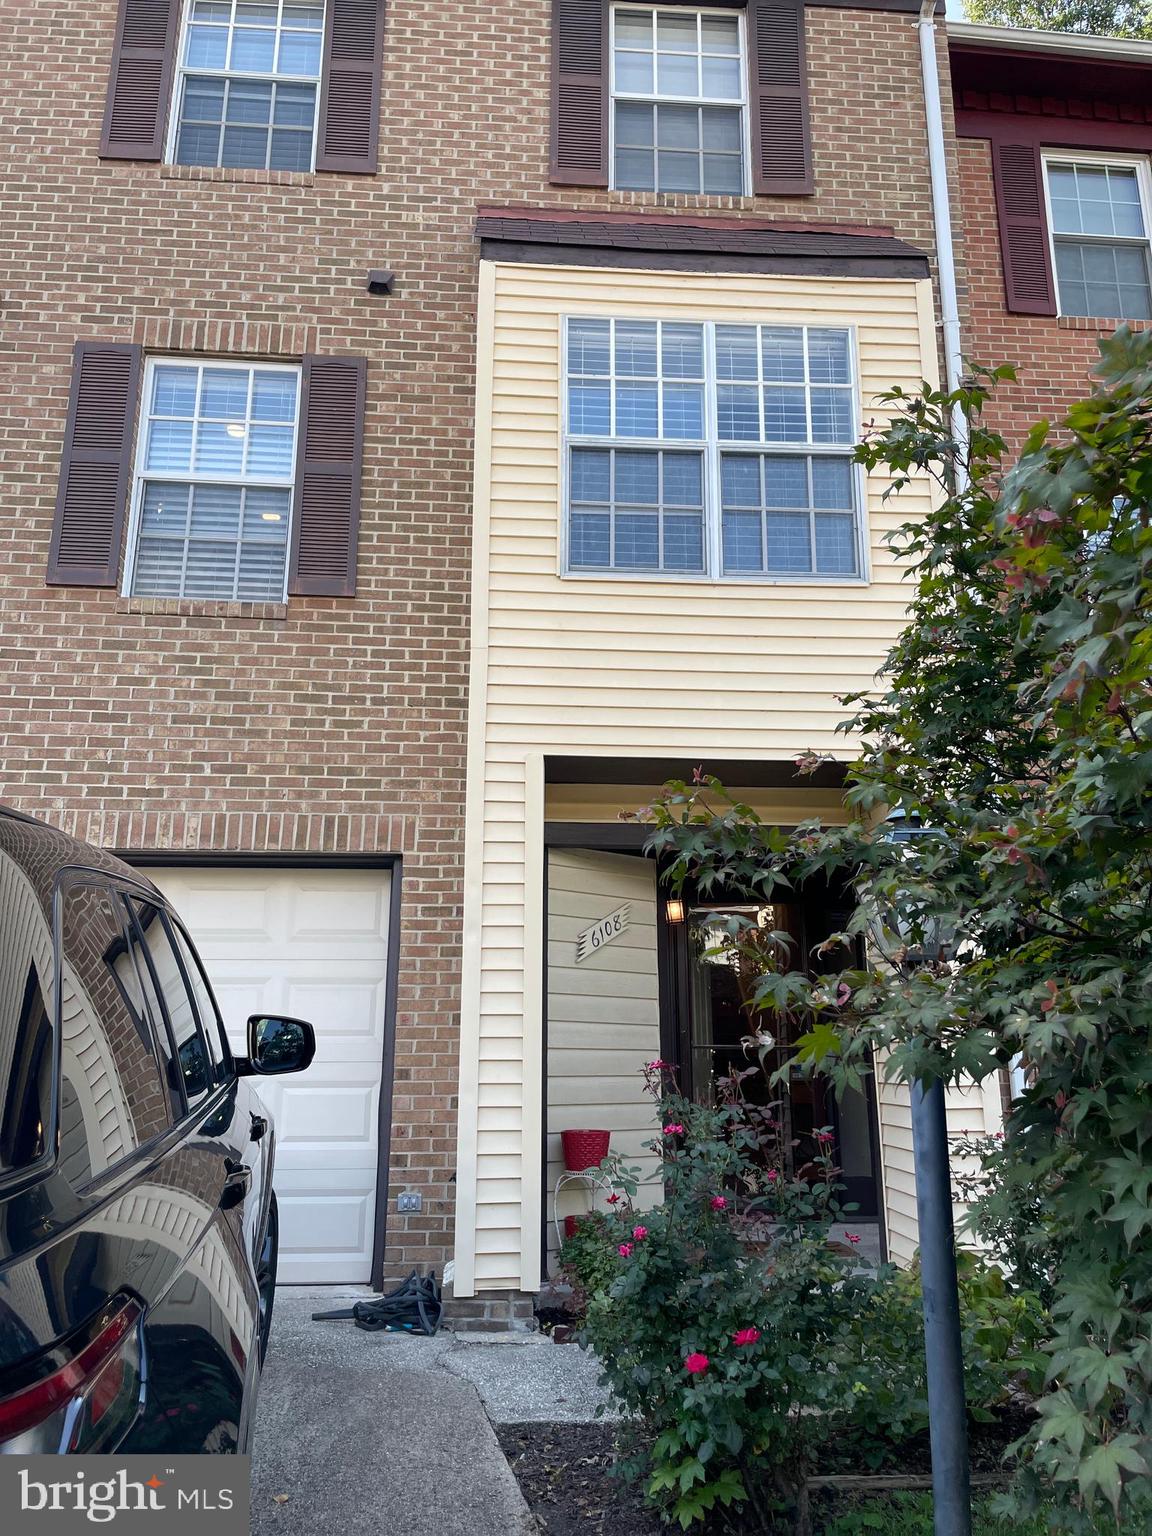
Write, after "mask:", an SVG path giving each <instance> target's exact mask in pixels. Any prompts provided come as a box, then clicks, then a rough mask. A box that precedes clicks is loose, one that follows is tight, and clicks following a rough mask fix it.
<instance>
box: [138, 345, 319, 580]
mask: <svg viewBox="0 0 1152 1536" xmlns="http://www.w3.org/2000/svg"><path fill="white" fill-rule="evenodd" d="M299 383H300V370H299V369H298V368H292V367H276V366H271V365H268V366H265V365H257V366H249V365H248V364H246V363H220V362H212V363H192V362H181V361H177V360H176V359H168V358H155V359H152V360H150V361H149V363H148V366H147V369H146V371H145V378H144V408H143V412H142V418H141V423H140V432H139V447H138V451H137V462H136V484H135V495H134V500H133V527H134V537H133V539H132V542H131V544H130V549H129V565H128V573H127V590H128V591H129V592H131V593H133V594H134V595H136V596H140V597H198V598H224V599H234V600H240V601H251V602H283V600H284V596H285V587H286V579H287V564H288V561H287V556H288V530H289V523H290V520H291V515H292V487H293V473H294V468H295V462H296V425H297V415H298V409H299Z"/></svg>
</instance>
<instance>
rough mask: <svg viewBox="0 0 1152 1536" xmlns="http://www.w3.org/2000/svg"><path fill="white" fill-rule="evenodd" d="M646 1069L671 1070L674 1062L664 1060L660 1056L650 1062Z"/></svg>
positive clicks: (647, 1070) (650, 1070)
mask: <svg viewBox="0 0 1152 1536" xmlns="http://www.w3.org/2000/svg"><path fill="white" fill-rule="evenodd" d="M644 1070H645V1071H646V1072H671V1070H672V1063H671V1062H670V1061H663V1060H662V1059H661V1058H660V1057H659V1056H658V1057H657V1058H656V1060H655V1061H650V1062H648V1064H647V1066H646V1067H645V1069H644Z"/></svg>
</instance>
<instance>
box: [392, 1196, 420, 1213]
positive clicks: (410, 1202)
mask: <svg viewBox="0 0 1152 1536" xmlns="http://www.w3.org/2000/svg"><path fill="white" fill-rule="evenodd" d="M423 1208H424V1196H423V1195H418V1194H414V1193H412V1192H408V1193H406V1194H403V1195H397V1196H396V1209H397V1210H398V1211H419V1210H423Z"/></svg>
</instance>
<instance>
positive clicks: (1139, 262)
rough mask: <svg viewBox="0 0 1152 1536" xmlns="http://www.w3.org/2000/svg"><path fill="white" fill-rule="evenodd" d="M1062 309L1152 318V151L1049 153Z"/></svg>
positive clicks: (1052, 221)
mask: <svg viewBox="0 0 1152 1536" xmlns="http://www.w3.org/2000/svg"><path fill="white" fill-rule="evenodd" d="M1044 171H1045V181H1046V186H1047V193H1048V215H1049V224H1050V226H1051V231H1052V258H1053V266H1054V268H1055V271H1056V288H1057V293H1058V300H1059V309H1060V313H1061V314H1062V315H1088V316H1098V317H1100V318H1107V319H1116V320H1148V319H1152V246H1150V240H1152V182H1150V178H1149V165H1148V158H1147V156H1141V157H1140V158H1136V157H1127V158H1125V157H1116V156H1111V155H1084V154H1077V155H1074V156H1072V155H1068V154H1063V153H1057V152H1056V151H1051V152H1050V153H1047V154H1046V155H1045V157H1044Z"/></svg>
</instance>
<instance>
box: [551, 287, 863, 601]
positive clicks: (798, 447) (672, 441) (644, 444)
mask: <svg viewBox="0 0 1152 1536" xmlns="http://www.w3.org/2000/svg"><path fill="white" fill-rule="evenodd" d="M570 320H624V321H629V320H649V321H650V320H657V321H658V320H667V321H669V322H670V323H677V324H693V325H702V326H703V327H704V437H703V438H700V439H696V438H647V437H602V436H598V437H593V436H587V437H586V436H583V435H581V434H580V433H572V432H570V431H569V430H568V420H569V413H568V379H569V370H568V323H569V321H570ZM717 325H745V326H754V327H760V326H764V325H767V326H774V325H778V326H783V327H788V328H795V327H802V328H803V329H804V332H805V348H807V332H808V331H809V330H835V331H847V333H848V370H849V382H848V384H846V385H843V386H841V387H842V388H844V389H845V390H847V391H850V392H851V398H852V402H853V407H854V411H855V420H856V427H857V441H859V439H860V436H861V435H862V433H863V422H862V405H861V394H860V362H859V338H858V334H857V330H856V326H855V325H853V324H852V322H851V321H838V322H835V323H829V321H827V320H826V319H823V318H821V319H812V320H803V319H801V320H796V319H792V318H791V317H783V316H773V317H772V318H770V319H766V318H765V317H764V316H763V315H758V316H756V317H755V318H754V319H753V318H742V319H733V318H730V317H725V318H724V319H723V320H698V319H694V318H693V317H692V316H690V315H675V316H672V315H667V314H659V315H652V314H635V313H629V314H623V315H622V314H618V313H607V314H606V313H605V312H604V310H603V308H597V309H588V310H583V311H568V312H566V313H565V314H563V315H561V316H560V477H559V479H560V537H559V540H558V560H557V574H558V575H559V576H560V577H561V578H562V579H563V580H566V581H609V582H615V581H630V582H637V581H643V582H648V581H658V582H684V583H689V584H692V585H700V584H701V583H706V584H709V585H713V586H722V587H730V586H733V585H744V586H747V585H750V584H752V585H757V586H796V585H800V586H812V585H817V586H830V587H831V586H835V587H864V586H868V585H869V583H870V582H871V579H872V577H871V564H870V551H869V539H868V503H867V501H866V499H865V491H866V480H865V476H864V471H863V467H862V466H861V465H859V464H856V463H854V462H852V463H851V470H852V496H853V501H854V509H853V515H852V528H853V537H854V540H855V550H856V570H855V572H854V573H852V574H848V573H836V572H825V571H732V572H725V570H724V550H723V538H724V530H723V498H722V492H721V475H720V459H721V456H722V455H723V454H725V453H727V454H744V455H746V456H748V457H750V458H751V457H753V456H758V455H762V454H765V453H775V454H779V455H781V456H782V457H793V458H799V457H809V458H811V457H816V456H818V455H825V456H828V457H831V458H839V459H845V458H848V457H849V455H850V454H851V453H852V446H851V445H849V444H846V443H798V442H783V443H777V442H767V441H760V442H752V441H750V440H749V441H744V440H740V441H733V442H729V441H727V440H725V441H723V442H721V440H720V435H719V430H718V422H717V419H716V418H717V412H716V404H717V385H718V383H719V382H725V383H727V382H729V381H728V380H724V381H720V380H718V379H717V376H716V327H717ZM761 371H762V363H761V364H760V365H759V366H758V368H757V374H758V376H759V374H760V372H761ZM673 382H676V381H673ZM734 382H740V381H734ZM749 382H750V381H749ZM609 387H610V388H611V386H609ZM573 448H617V449H625V450H627V449H639V450H647V451H648V452H652V451H654V450H660V449H663V450H665V451H666V452H685V453H702V454H703V458H704V463H703V476H702V478H703V492H704V569H703V570H702V571H661V570H652V569H650V568H649V569H636V570H608V569H604V570H589V569H588V568H587V567H575V568H574V567H573V566H572V564H571V560H570V543H571V495H572V484H571V481H572V449H573ZM850 462H851V461H850ZM808 510H809V511H811V508H809V509H808Z"/></svg>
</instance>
